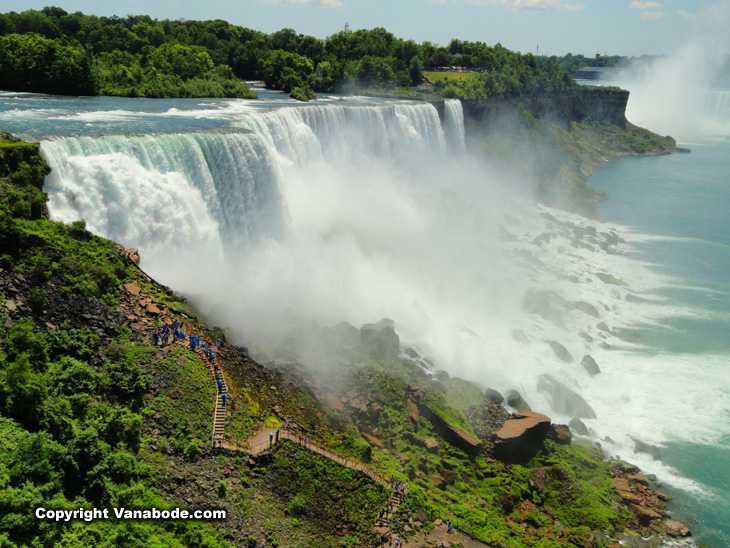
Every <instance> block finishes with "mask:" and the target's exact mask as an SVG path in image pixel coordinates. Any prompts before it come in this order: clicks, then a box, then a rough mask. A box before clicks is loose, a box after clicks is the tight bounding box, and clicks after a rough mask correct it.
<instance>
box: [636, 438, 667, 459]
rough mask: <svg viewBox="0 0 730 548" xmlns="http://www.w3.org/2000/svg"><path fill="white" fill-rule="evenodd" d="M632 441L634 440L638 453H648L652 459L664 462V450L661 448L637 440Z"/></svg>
mask: <svg viewBox="0 0 730 548" xmlns="http://www.w3.org/2000/svg"><path fill="white" fill-rule="evenodd" d="M632 439H633V440H634V449H635V450H636V452H637V453H646V454H647V455H651V458H652V459H654V460H662V450H661V448H660V447H657V446H656V445H650V444H648V443H646V442H643V441H641V440H637V439H635V438H632Z"/></svg>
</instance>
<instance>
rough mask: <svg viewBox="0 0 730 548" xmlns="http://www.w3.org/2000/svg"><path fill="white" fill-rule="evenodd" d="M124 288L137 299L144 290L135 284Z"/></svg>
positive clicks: (128, 284)
mask: <svg viewBox="0 0 730 548" xmlns="http://www.w3.org/2000/svg"><path fill="white" fill-rule="evenodd" d="M122 287H123V288H124V289H126V291H127V293H129V294H130V295H134V296H135V297H136V296H137V295H139V293H140V291H142V289H141V288H140V287H139V286H138V285H137V284H136V283H134V282H129V283H127V284H123V285H122Z"/></svg>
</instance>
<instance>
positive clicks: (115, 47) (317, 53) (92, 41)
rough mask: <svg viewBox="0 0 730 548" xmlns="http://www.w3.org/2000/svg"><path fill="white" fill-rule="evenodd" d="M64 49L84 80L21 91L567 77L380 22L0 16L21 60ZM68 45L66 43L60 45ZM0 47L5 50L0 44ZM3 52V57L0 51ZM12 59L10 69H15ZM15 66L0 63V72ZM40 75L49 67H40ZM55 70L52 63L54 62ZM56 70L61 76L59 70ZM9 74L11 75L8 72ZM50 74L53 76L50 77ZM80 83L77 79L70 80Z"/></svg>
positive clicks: (546, 86) (475, 94) (485, 92)
mask: <svg viewBox="0 0 730 548" xmlns="http://www.w3.org/2000/svg"><path fill="white" fill-rule="evenodd" d="M31 33H33V34H37V35H38V37H37V38H35V39H36V40H39V39H40V37H43V39H45V40H46V41H47V42H48V44H49V46H48V47H51V45H52V46H53V47H55V48H56V49H58V50H59V51H61V50H63V51H64V52H68V53H69V55H68V56H67V57H68V58H67V59H65V62H66V63H70V64H72V65H74V66H78V67H81V68H84V67H85V72H82V73H83V74H85V75H86V76H85V78H84V79H83V80H85V81H86V87H84V88H83V90H82V89H76V88H73V89H72V88H68V87H64V86H55V85H51V84H47V83H46V84H45V87H43V88H41V87H39V86H38V85H36V84H34V85H26V86H25V87H24V88H23V89H24V90H28V89H33V90H35V91H47V90H48V89H52V90H55V92H57V93H89V94H91V93H101V94H106V95H128V96H145V97H161V96H175V97H190V96H201V95H210V96H217V97H223V96H225V97H231V96H238V97H245V96H248V94H247V92H246V88H245V87H243V84H241V83H240V82H239V80H240V79H244V80H246V79H248V80H254V79H255V80H263V81H264V82H266V85H267V86H269V87H271V88H274V89H282V90H284V91H286V92H287V93H291V94H292V96H293V97H296V98H298V99H308V98H312V97H313V96H314V92H315V91H316V92H332V91H335V90H348V89H362V88H369V89H382V88H385V89H392V88H396V87H409V86H415V85H419V84H421V83H422V78H423V72H424V70H434V69H439V68H443V67H451V66H458V67H461V68H463V69H465V70H471V71H475V72H476V73H480V75H479V78H476V79H473V80H469V82H465V83H457V82H455V81H449V82H447V83H441V84H439V87H438V90H437V91H441V92H442V93H443V94H444V95H446V96H449V97H470V98H482V97H512V96H516V95H520V94H531V93H544V92H553V91H560V90H562V89H565V88H566V87H569V86H570V85H571V83H572V82H571V81H570V79H569V78H568V76H567V74H566V73H565V72H564V71H563V70H562V69H561V68H560V67H559V66H558V64H557V63H555V62H553V61H552V60H545V59H541V58H538V57H535V56H533V55H522V54H519V53H515V52H512V51H509V50H507V49H506V48H504V47H502V46H501V45H500V44H497V45H495V46H488V45H486V44H484V43H482V42H464V41H461V40H456V39H455V40H452V41H451V42H450V43H449V45H448V46H445V47H441V46H437V45H434V44H432V43H430V42H424V43H422V44H417V43H416V42H414V41H413V40H403V39H401V38H397V37H395V36H394V35H393V34H392V33H390V32H388V31H387V30H385V29H383V28H375V29H371V30H356V31H354V32H349V31H348V32H346V31H342V32H338V33H335V34H333V35H331V36H329V37H327V38H326V39H325V40H321V39H317V38H314V37H312V36H305V35H302V34H297V33H296V32H295V31H294V30H292V29H282V30H280V31H277V32H274V33H271V34H265V33H263V32H259V31H255V30H251V29H247V28H243V27H239V26H235V25H231V24H229V23H227V22H225V21H221V20H215V21H182V20H181V21H169V20H163V21H158V20H154V19H151V18H150V17H147V16H138V15H134V16H127V17H124V18H120V17H96V16H92V15H84V14H82V13H80V12H76V13H72V14H69V13H67V12H66V11H64V10H62V9H60V8H44V9H43V10H41V11H35V10H28V11H25V12H22V13H16V12H10V13H6V14H2V15H0V36H5V37H6V38H5V39H6V40H11V42H9V44H10V45H11V46H12V47H11V48H10V50H9V51H8V53H7V54H6V55H7V56H8V57H11V58H15V59H21V60H25V59H28V58H29V57H28V55H29V54H27V53H25V50H23V49H22V48H20V47H18V46H16V45H15V44H16V42H18V41H19V40H20V41H22V40H29V39H30V38H28V37H29V36H31V35H32V34H31ZM64 48H65V49H64ZM3 49H5V48H3ZM0 59H1V58H0ZM16 65H17V66H19V67H22V68H23V69H24V70H25V72H26V73H27V74H21V75H16V76H14V77H13V78H5V77H3V78H2V80H3V81H4V82H5V81H7V82H13V84H12V85H8V87H9V88H10V89H17V90H19V89H20V87H19V84H15V83H14V82H17V81H26V80H28V81H31V82H35V81H36V80H38V79H40V78H41V76H40V75H39V74H38V73H37V69H36V68H31V67H35V65H33V64H31V63H26V62H24V61H23V62H19V63H16ZM16 65H12V66H16ZM12 66H10V65H8V66H6V63H5V62H0V76H4V75H5V73H6V71H8V70H10V69H11V68H12ZM43 70H44V71H45V72H44V73H43V74H46V73H48V74H51V72H50V70H46V69H43ZM54 70H55V69H54ZM57 72H60V73H61V74H63V71H62V70H61V69H60V68H59V69H57ZM9 74H14V73H9ZM49 81H52V80H49ZM74 85H75V86H77V87H78V86H80V85H81V82H78V83H75V84H74Z"/></svg>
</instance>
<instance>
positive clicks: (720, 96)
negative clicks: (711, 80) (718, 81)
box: [708, 89, 730, 127]
mask: <svg viewBox="0 0 730 548" xmlns="http://www.w3.org/2000/svg"><path fill="white" fill-rule="evenodd" d="M709 95H710V101H709V102H708V104H709V106H710V109H709V112H708V114H709V115H710V116H711V117H712V118H713V119H715V120H717V121H718V122H719V123H721V124H725V125H726V126H728V127H730V90H726V89H713V90H710V93H709Z"/></svg>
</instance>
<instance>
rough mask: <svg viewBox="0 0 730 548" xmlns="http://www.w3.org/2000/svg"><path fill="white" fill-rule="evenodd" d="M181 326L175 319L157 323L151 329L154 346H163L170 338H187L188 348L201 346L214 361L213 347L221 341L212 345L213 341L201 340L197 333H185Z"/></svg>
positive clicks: (194, 348) (195, 348)
mask: <svg viewBox="0 0 730 548" xmlns="http://www.w3.org/2000/svg"><path fill="white" fill-rule="evenodd" d="M181 327H182V326H181V325H180V322H179V321H177V320H175V321H174V322H165V323H163V324H162V325H158V326H157V327H155V329H154V330H153V331H152V344H154V345H155V346H163V345H167V344H169V343H170V340H171V339H172V340H177V341H179V342H184V341H185V340H188V341H189V342H190V349H191V350H192V351H193V352H197V351H198V350H199V349H201V348H202V350H203V354H204V355H205V357H206V358H208V360H210V361H211V362H213V363H215V358H216V356H215V349H217V348H218V347H219V346H220V344H221V343H219V342H216V343H215V346H214V345H213V343H209V342H206V341H202V340H201V339H200V337H199V336H198V335H193V334H192V333H190V334H186V333H185V332H184V331H183V330H182V329H181Z"/></svg>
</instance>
